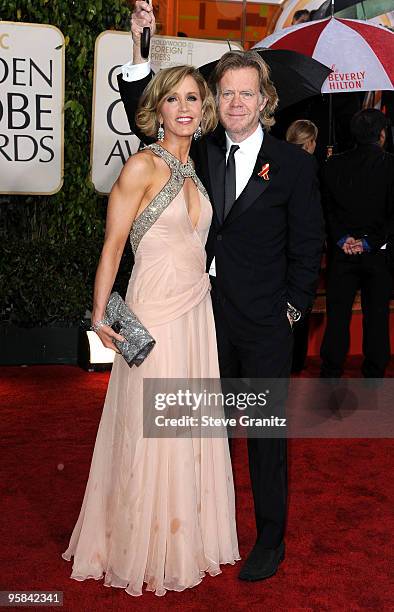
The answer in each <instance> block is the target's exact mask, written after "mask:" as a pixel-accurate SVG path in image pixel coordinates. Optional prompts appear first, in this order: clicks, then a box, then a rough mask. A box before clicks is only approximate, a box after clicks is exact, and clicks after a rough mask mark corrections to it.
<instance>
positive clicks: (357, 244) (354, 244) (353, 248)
mask: <svg viewBox="0 0 394 612" xmlns="http://www.w3.org/2000/svg"><path fill="white" fill-rule="evenodd" d="M363 250H364V248H363V243H362V240H361V239H358V240H356V239H355V238H353V236H349V238H347V239H346V242H345V243H344V245H343V247H342V251H343V252H344V253H345V254H346V255H360V254H361V253H362V252H363Z"/></svg>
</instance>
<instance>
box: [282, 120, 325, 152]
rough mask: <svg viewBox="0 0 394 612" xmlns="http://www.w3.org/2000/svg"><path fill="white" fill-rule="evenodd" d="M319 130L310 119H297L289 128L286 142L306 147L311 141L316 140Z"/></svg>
mask: <svg viewBox="0 0 394 612" xmlns="http://www.w3.org/2000/svg"><path fill="white" fill-rule="evenodd" d="M317 134H318V129H317V127H316V125H315V124H314V123H313V122H312V121H309V119H297V121H293V123H292V124H291V125H290V126H289V127H288V128H287V132H286V140H287V142H291V143H292V144H296V145H301V146H303V145H305V144H306V143H307V142H309V141H310V140H316V138H317Z"/></svg>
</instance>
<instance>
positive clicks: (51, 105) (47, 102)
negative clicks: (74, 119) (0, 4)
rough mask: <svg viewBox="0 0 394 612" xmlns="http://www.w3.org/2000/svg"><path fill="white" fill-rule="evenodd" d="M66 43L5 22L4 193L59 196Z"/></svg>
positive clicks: (0, 56)
mask: <svg viewBox="0 0 394 612" xmlns="http://www.w3.org/2000/svg"><path fill="white" fill-rule="evenodd" d="M63 105H64V39H63V35H62V33H61V32H60V31H59V30H58V29H57V28H55V27H52V26H48V25H42V24H27V23H11V22H4V21H3V22H0V192H2V193H31V194H51V193H56V192H57V191H58V190H59V189H60V188H61V186H62V181H63V176H62V175H63Z"/></svg>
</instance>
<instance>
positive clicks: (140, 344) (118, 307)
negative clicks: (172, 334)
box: [103, 292, 156, 367]
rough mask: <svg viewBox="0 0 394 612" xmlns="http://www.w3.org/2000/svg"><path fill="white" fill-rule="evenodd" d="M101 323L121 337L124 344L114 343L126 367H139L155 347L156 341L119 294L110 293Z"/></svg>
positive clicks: (117, 341)
mask: <svg viewBox="0 0 394 612" xmlns="http://www.w3.org/2000/svg"><path fill="white" fill-rule="evenodd" d="M103 321H104V323H105V324H106V325H109V326H110V327H113V328H114V330H115V331H116V333H118V334H121V335H122V336H123V338H124V342H122V341H121V340H114V343H115V345H116V347H117V348H118V349H119V351H120V352H121V354H122V355H123V357H124V358H125V360H126V361H127V363H128V365H129V366H130V367H131V366H132V365H136V366H139V365H141V363H142V362H143V361H144V359H145V357H147V356H148V355H149V353H150V352H151V350H152V349H153V347H154V346H155V344H156V340H155V339H154V338H152V336H151V335H150V333H149V332H148V330H147V329H146V327H144V326H143V325H142V323H141V321H140V320H139V319H138V318H137V317H136V315H135V314H134V313H133V312H132V311H131V310H130V309H129V308H128V306H127V305H126V303H125V302H124V300H123V299H122V298H121V296H120V295H119V293H116V292H114V293H111V295H110V298H109V300H108V304H107V308H106V309H105V316H104V319H103Z"/></svg>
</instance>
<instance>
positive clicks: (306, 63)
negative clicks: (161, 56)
mask: <svg viewBox="0 0 394 612" xmlns="http://www.w3.org/2000/svg"><path fill="white" fill-rule="evenodd" d="M255 51H256V53H258V54H259V55H260V56H261V57H262V58H263V60H264V61H265V62H266V63H267V64H268V66H269V67H270V71H271V80H272V82H273V83H274V85H275V87H276V90H277V92H278V96H279V106H278V110H282V109H284V108H286V107H288V106H291V105H292V104H295V103H296V102H301V100H305V99H306V98H310V97H311V96H315V95H317V94H320V93H321V88H322V85H323V83H324V81H325V80H326V78H327V77H328V75H329V74H330V72H331V69H330V68H328V67H327V66H325V65H324V64H321V63H320V62H318V61H316V60H314V59H313V58H311V57H308V56H306V55H303V54H302V53H297V51H287V50H282V49H261V48H260V49H255ZM218 61H219V60H216V61H214V62H210V63H209V64H205V65H204V66H200V67H199V71H200V72H201V74H202V75H203V76H204V77H205V79H206V80H209V77H210V75H211V74H212V72H213V69H214V68H215V66H216V64H217V63H218Z"/></svg>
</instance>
